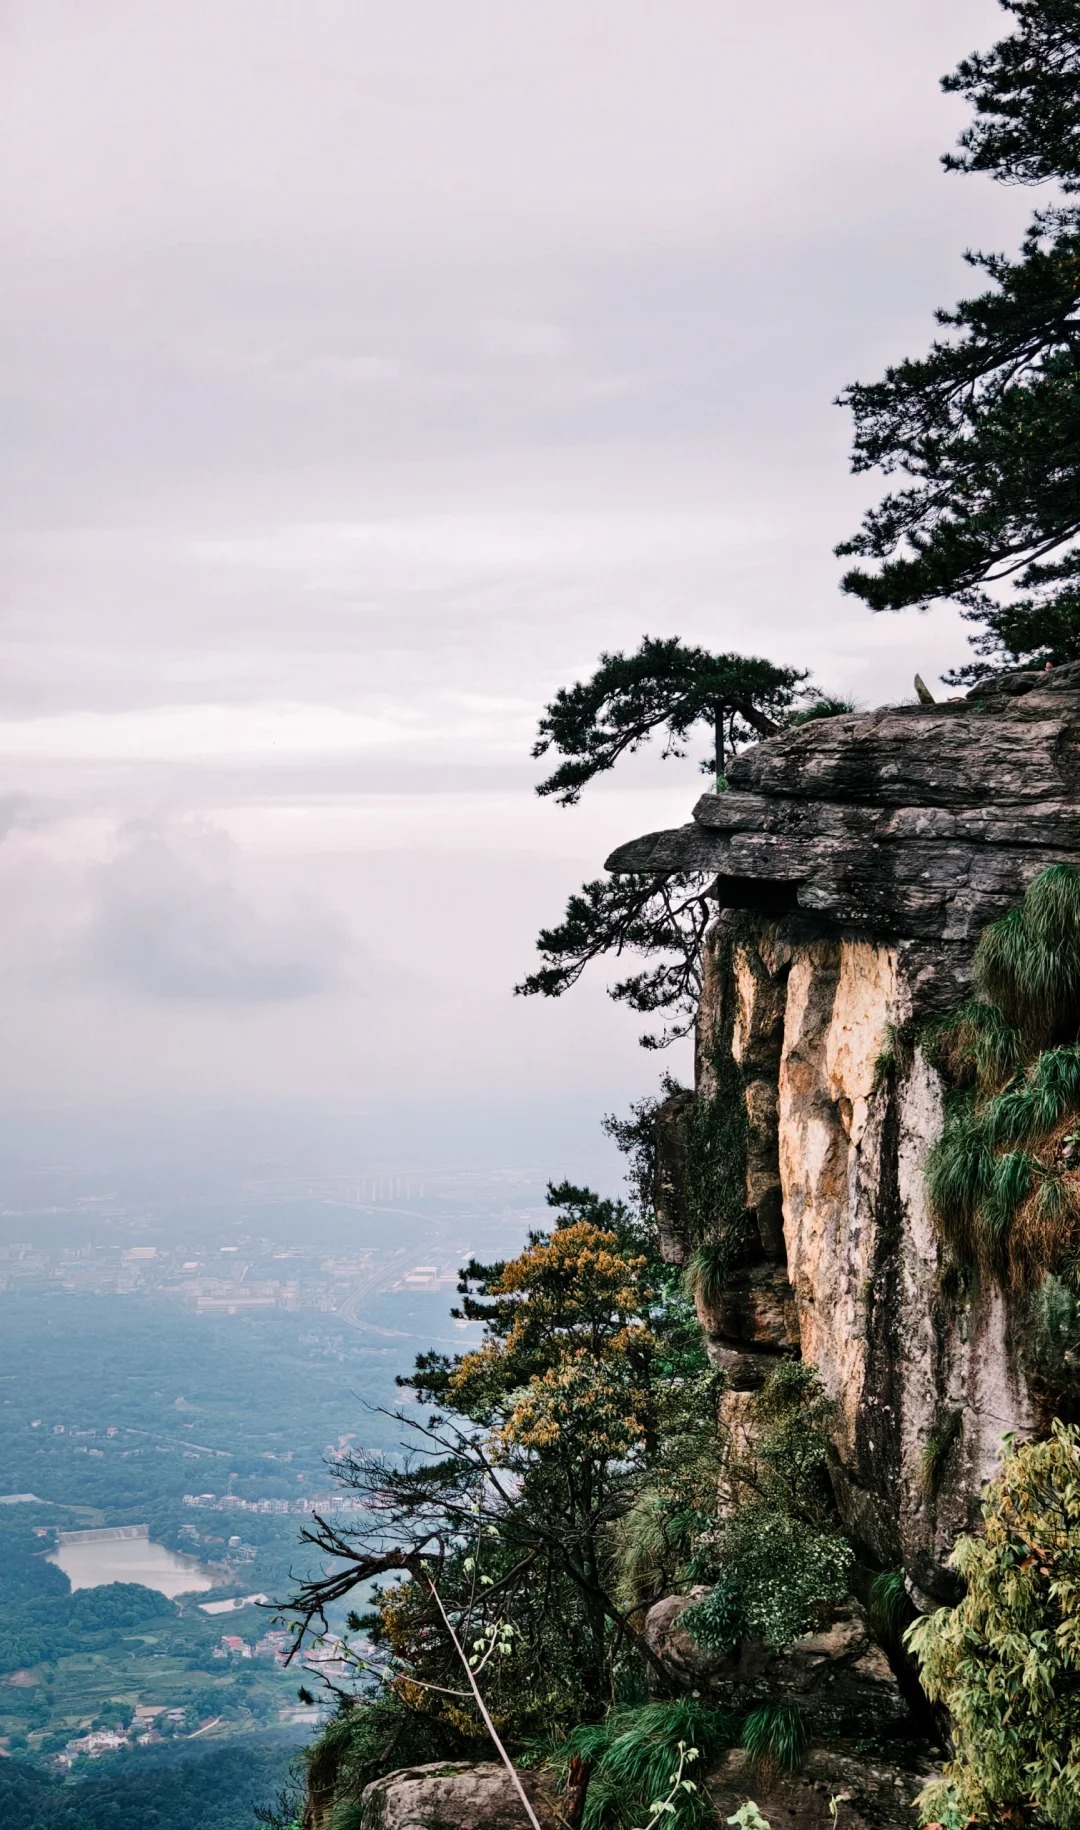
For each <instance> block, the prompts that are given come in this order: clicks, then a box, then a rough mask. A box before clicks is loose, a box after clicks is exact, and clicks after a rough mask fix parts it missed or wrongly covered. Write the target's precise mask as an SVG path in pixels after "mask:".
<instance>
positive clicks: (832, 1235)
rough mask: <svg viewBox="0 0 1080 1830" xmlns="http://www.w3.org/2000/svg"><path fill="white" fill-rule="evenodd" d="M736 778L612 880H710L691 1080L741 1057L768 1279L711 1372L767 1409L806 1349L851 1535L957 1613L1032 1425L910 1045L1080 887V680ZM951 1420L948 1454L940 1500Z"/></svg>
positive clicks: (902, 723) (1014, 1357) (1011, 1327)
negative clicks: (987, 951) (1005, 1446)
mask: <svg viewBox="0 0 1080 1830" xmlns="http://www.w3.org/2000/svg"><path fill="white" fill-rule="evenodd" d="M729 780H730V782H731V789H730V791H729V792H728V793H726V794H723V795H705V796H703V797H702V798H701V800H700V801H699V802H698V805H697V807H696V808H695V810H694V817H693V820H692V822H691V824H690V825H689V826H687V827H683V828H680V829H678V830H677V831H675V832H669V833H659V834H653V835H650V836H649V837H647V838H645V839H642V840H637V841H634V842H633V843H632V844H631V845H629V846H624V847H622V848H621V849H620V850H619V851H618V852H617V853H615V854H614V856H613V857H612V858H611V859H610V860H609V867H610V868H611V869H614V870H622V869H642V868H657V867H672V868H674V867H680V868H696V869H700V870H702V871H710V872H714V873H716V883H715V894H716V896H717V900H718V902H719V904H720V908H721V914H720V916H719V919H718V921H717V924H716V927H715V929H714V931H713V934H712V936H711V937H710V939H709V941H708V942H707V944H706V949H705V956H704V974H703V977H704V990H703V995H702V1003H701V1012H700V1021H699V1028H698V1085H699V1087H700V1089H701V1090H702V1091H704V1092H706V1093H711V1092H712V1091H713V1090H714V1085H715V1081H714V1073H713V1066H712V1061H713V1056H714V1054H715V1050H716V1043H717V1039H718V1038H727V1037H730V1046H731V1052H732V1054H733V1055H734V1058H735V1060H736V1062H737V1064H738V1065H739V1067H740V1069H741V1071H742V1076H743V1083H744V1096H745V1102H746V1117H747V1182H746V1200H747V1208H748V1210H749V1211H750V1212H751V1213H752V1214H753V1215H754V1216H755V1218H756V1221H757V1234H758V1248H755V1250H752V1251H750V1253H749V1256H750V1257H754V1256H756V1255H757V1253H758V1251H759V1252H760V1259H761V1261H762V1262H758V1263H756V1264H749V1265H748V1264H747V1263H746V1262H741V1263H740V1264H739V1266H738V1268H737V1269H736V1270H735V1272H734V1274H733V1275H732V1277H731V1279H730V1283H729V1287H728V1289H727V1291H726V1292H725V1293H724V1296H723V1297H722V1298H720V1299H717V1300H715V1302H714V1304H713V1306H712V1308H711V1309H710V1310H709V1311H708V1312H706V1311H704V1310H702V1311H701V1319H702V1322H703V1325H704V1327H705V1330H706V1334H707V1337H708V1344H709V1352H710V1354H711V1355H712V1357H713V1358H714V1360H715V1361H717V1362H723V1363H725V1364H726V1363H727V1361H728V1359H729V1357H730V1361H731V1368H732V1370H733V1371H735V1372H736V1373H737V1375H738V1376H737V1379H736V1380H735V1381H733V1383H734V1384H736V1385H737V1387H738V1389H739V1390H748V1389H752V1387H753V1384H754V1382H755V1378H756V1377H757V1376H758V1374H757V1371H756V1369H757V1367H758V1366H759V1365H760V1363H761V1357H762V1356H764V1355H767V1354H770V1353H771V1354H775V1353H777V1352H778V1351H788V1352H790V1351H793V1350H796V1342H797V1349H798V1350H799V1351H801V1353H802V1355H803V1357H804V1358H805V1359H806V1360H807V1361H808V1362H810V1363H811V1364H813V1366H814V1367H815V1368H816V1370H817V1372H818V1375H819V1377H820V1379H821V1382H822V1385H823V1388H824V1390H825V1392H826V1393H827V1395H828V1396H829V1397H830V1398H832V1399H833V1400H834V1401H835V1405H836V1412H835V1416H836V1423H835V1432H834V1445H835V1449H836V1464H835V1485H836V1491H837V1497H838V1500H839V1503H840V1507H841V1511H842V1513H843V1516H844V1519H845V1522H846V1524H847V1526H848V1529H849V1530H850V1532H851V1533H852V1535H853V1536H854V1538H855V1540H856V1542H857V1543H858V1544H859V1545H860V1546H861V1547H862V1549H863V1551H864V1553H865V1554H866V1555H867V1556H868V1558H869V1559H870V1560H871V1561H874V1562H877V1563H878V1564H879V1565H881V1566H885V1567H889V1566H891V1567H895V1566H896V1565H897V1564H900V1565H901V1566H902V1567H903V1569H904V1571H905V1574H906V1577H907V1579H908V1582H909V1584H910V1585H911V1588H912V1592H913V1593H917V1594H918V1595H919V1596H920V1597H922V1600H923V1602H925V1603H932V1602H935V1601H937V1602H941V1601H949V1600H952V1599H954V1598H955V1594H956V1579H955V1577H954V1575H953V1574H952V1573H951V1572H950V1571H949V1569H948V1568H947V1557H948V1553H949V1551H950V1549H951V1546H952V1543H953V1541H954V1540H955V1537H956V1535H957V1533H958V1532H959V1531H961V1530H964V1529H967V1528H969V1527H970V1526H972V1525H974V1524H977V1522H978V1513H979V1497H980V1491H981V1488H982V1486H983V1484H984V1483H985V1481H986V1480H987V1479H988V1477H989V1476H991V1475H992V1474H993V1472H994V1470H995V1468H996V1466H997V1465H998V1462H999V1458H1000V1454H1001V1447H1002V1439H1003V1438H1004V1436H1005V1434H1006V1433H1007V1432H1009V1431H1017V1432H1020V1433H1021V1434H1023V1433H1024V1432H1026V1431H1028V1430H1030V1429H1032V1428H1033V1427H1034V1426H1035V1423H1036V1405H1035V1402H1034V1399H1033V1396H1032V1394H1031V1392H1030V1391H1029V1390H1028V1388H1027V1387H1026V1385H1025V1381H1024V1378H1023V1376H1022V1368H1021V1366H1020V1363H1019V1352H1018V1345H1017V1339H1016V1335H1017V1329H1016V1326H1015V1321H1014V1318H1012V1317H1011V1316H1010V1311H1009V1305H1008V1302H1007V1300H1006V1298H1005V1297H1004V1296H1003V1295H1002V1294H1001V1292H1000V1291H998V1290H997V1289H996V1288H995V1287H994V1285H993V1283H992V1281H991V1280H989V1279H984V1280H982V1282H981V1284H980V1282H979V1281H978V1280H977V1279H975V1278H973V1277H965V1275H964V1274H963V1273H962V1271H961V1270H960V1269H959V1267H957V1266H956V1265H955V1264H953V1263H952V1262H951V1260H950V1257H949V1254H948V1253H947V1251H946V1250H945V1248H944V1246H943V1243H942V1240H941V1237H940V1233H939V1230H938V1228H937V1227H936V1225H935V1224H934V1222H933V1219H932V1216H931V1214H930V1212H929V1209H928V1204H927V1198H926V1191H925V1176H924V1170H925V1164H926V1159H927V1156H928V1154H929V1151H930V1149H931V1147H932V1145H933V1143H934V1141H935V1139H936V1137H937V1136H938V1135H939V1134H940V1129H941V1123H942V1109H943V1108H942V1087H941V1084H940V1081H939V1079H938V1077H937V1075H936V1074H935V1072H934V1071H933V1069H932V1068H931V1067H930V1065H929V1063H928V1062H927V1060H926V1059H925V1058H924V1057H923V1055H922V1054H921V1053H920V1052H919V1050H918V1049H917V1048H915V1047H914V1046H913V1044H912V1041H911V1036H912V1033H913V1025H914V1022H915V1020H916V1019H920V1018H922V1017H923V1016H924V1015H925V1014H926V1013H928V1012H930V1011H933V1010H937V1009H947V1008H950V1007H953V1006H955V1004H956V1003H957V1002H958V1001H959V1000H960V998H961V997H963V996H964V995H966V993H967V990H968V986H969V983H970V965H971V956H972V951H973V946H974V942H975V939H976V937H977V935H978V932H979V931H980V930H981V928H982V927H983V926H984V925H985V923H986V922H987V921H988V920H990V919H991V918H993V917H995V916H997V915H999V914H1001V913H1003V912H1004V911H1005V910H1006V909H1008V908H1011V907H1013V906H1015V904H1016V903H1017V902H1018V901H1019V900H1020V898H1021V896H1022V894H1023V891H1024V889H1025V888H1026V886H1027V884H1028V883H1029V882H1030V881H1031V879H1032V878H1033V877H1034V876H1035V875H1036V874H1037V873H1038V872H1039V871H1040V870H1042V869H1044V868H1045V867H1046V866H1047V865H1048V864H1049V863H1051V862H1053V861H1055V860H1059V859H1067V860H1069V861H1070V862H1073V863H1075V864H1076V865H1077V866H1080V664H1076V665H1073V666H1070V667H1063V668H1058V669H1056V670H1055V671H1054V672H1052V673H1050V674H1017V675H1014V676H1012V677H1010V678H1007V679H1004V680H999V681H996V682H993V683H987V684H986V685H985V686H984V687H980V688H979V689H977V690H976V691H975V692H974V693H972V694H970V695H969V696H968V697H967V698H966V699H964V700H959V701H954V702H949V703H947V704H944V705H936V706H935V705H931V706H902V707H896V708H888V707H886V708H884V709H883V710H880V711H876V712H871V713H866V714H852V715H850V716H846V715H845V716H841V717H838V718H830V719H824V720H820V721H817V722H811V723H810V724H807V725H804V726H802V727H801V728H799V729H796V730H793V731H790V732H786V733H784V734H782V735H780V736H778V737H776V738H773V739H770V740H769V741H768V742H765V743H761V744H757V745H756V746H755V747H754V748H752V749H750V750H748V751H746V752H745V753H744V754H743V755H742V756H740V757H738V758H736V759H735V761H734V762H733V763H732V764H731V767H730V770H729ZM898 1037H899V1038H900V1040H899V1043H898V1042H897V1038H898ZM749 1355H753V1356H754V1357H753V1358H748V1356H749ZM943 1425H947V1426H948V1427H949V1429H950V1430H952V1431H953V1432H954V1433H955V1438H956V1440H955V1443H954V1446H953V1448H952V1449H951V1451H950V1453H949V1455H948V1457H947V1459H946V1461H945V1463H944V1465H943V1466H942V1467H940V1468H939V1469H937V1470H936V1472H935V1479H934V1481H933V1482H931V1481H930V1480H929V1479H928V1477H927V1473H926V1462H925V1451H926V1447H927V1443H928V1441H929V1440H930V1439H931V1436H932V1434H933V1433H935V1432H937V1431H939V1430H940V1429H941V1427H942V1426H943Z"/></svg>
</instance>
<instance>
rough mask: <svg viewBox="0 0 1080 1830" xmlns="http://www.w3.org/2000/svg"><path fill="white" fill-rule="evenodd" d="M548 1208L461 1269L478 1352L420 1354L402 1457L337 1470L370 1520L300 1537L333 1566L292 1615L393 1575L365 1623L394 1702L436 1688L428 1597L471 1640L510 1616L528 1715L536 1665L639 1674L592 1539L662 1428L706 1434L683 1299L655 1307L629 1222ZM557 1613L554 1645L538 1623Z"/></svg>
mask: <svg viewBox="0 0 1080 1830" xmlns="http://www.w3.org/2000/svg"><path fill="white" fill-rule="evenodd" d="M550 1201H551V1204H552V1206H553V1207H554V1209H555V1211H556V1214H557V1216H558V1219H557V1224H556V1225H555V1227H554V1228H553V1229H552V1231H551V1232H548V1233H539V1232H537V1233H533V1234H531V1235H530V1237H529V1241H528V1244H527V1245H526V1247H525V1249H524V1251H523V1252H521V1253H520V1254H519V1256H518V1257H517V1258H514V1259H512V1260H509V1261H508V1262H506V1263H499V1264H491V1265H483V1264H479V1263H477V1262H475V1261H473V1262H471V1263H470V1264H469V1265H468V1266H466V1268H465V1270H464V1272H463V1273H462V1284H461V1293H462V1297H463V1303H462V1310H461V1313H462V1315H463V1316H464V1317H465V1318H467V1319H470V1320H474V1321H482V1322H483V1324H484V1338H483V1342H482V1344H481V1345H480V1346H479V1347H478V1348H476V1349H475V1350H473V1351H472V1352H469V1353H466V1354H463V1355H459V1356H456V1357H453V1358H451V1357H448V1356H447V1355H445V1354H440V1353H434V1352H433V1353H427V1354H422V1355H421V1356H420V1357H419V1359H418V1360H417V1363H416V1367H415V1370H414V1372H413V1373H412V1374H411V1375H410V1376H409V1377H408V1378H404V1379H402V1380H401V1381H400V1383H401V1384H402V1385H403V1386H407V1387H408V1388H409V1389H410V1390H411V1391H412V1392H413V1393H414V1394H415V1396H416V1397H417V1398H418V1399H419V1401H420V1403H421V1405H423V1406H425V1407H433V1408H432V1410H431V1413H430V1414H429V1415H428V1416H427V1417H424V1416H423V1415H421V1416H418V1415H417V1414H416V1413H415V1412H412V1413H408V1412H405V1413H402V1415H401V1423H402V1425H403V1428H404V1431H405V1435H406V1440H407V1441H408V1442H411V1444H412V1446H413V1453H412V1454H411V1455H410V1456H409V1457H408V1458H407V1459H406V1461H405V1462H404V1463H402V1462H401V1461H391V1460H388V1459H387V1458H384V1457H380V1456H378V1455H374V1454H370V1453H366V1452H365V1453H362V1454H359V1455H357V1456H356V1457H355V1458H354V1459H353V1460H352V1461H350V1462H347V1463H345V1464H343V1465H342V1466H341V1467H340V1468H339V1476H342V1477H343V1478H344V1479H345V1481H346V1483H347V1484H348V1485H349V1486H351V1487H353V1488H354V1489H355V1490H356V1491H357V1492H358V1493H360V1494H361V1495H362V1496H363V1497H364V1500H365V1505H366V1508H367V1512H366V1515H365V1516H366V1517H367V1518H368V1519H370V1524H365V1525H358V1526H357V1527H356V1528H355V1529H353V1530H346V1529H344V1528H338V1527H336V1526H330V1525H329V1524H327V1523H325V1522H320V1524H319V1525H318V1527H317V1529H316V1531H315V1532H314V1533H313V1534H311V1536H312V1541H313V1542H315V1543H316V1544H317V1545H318V1547H319V1548H320V1549H321V1550H322V1551H324V1552H325V1553H326V1554H328V1555H330V1556H332V1557H334V1558H335V1559H338V1560H339V1561H338V1565H337V1569H336V1571H335V1574H334V1575H333V1576H332V1577H331V1578H330V1579H329V1581H328V1582H327V1581H324V1580H321V1579H320V1580H316V1581H315V1582H314V1583H312V1584H311V1585H309V1586H308V1587H307V1588H306V1589H305V1590H304V1591H302V1592H301V1594H300V1595H299V1596H298V1598H297V1605H298V1606H299V1608H300V1611H301V1614H302V1616H303V1617H304V1618H305V1619H314V1618H316V1617H317V1615H318V1612H319V1610H320V1609H321V1608H323V1607H324V1606H325V1605H328V1604H329V1603H330V1602H332V1601H334V1600H338V1599H340V1597H341V1596H342V1595H344V1594H347V1593H349V1592H350V1590H352V1589H353V1588H355V1587H356V1586H357V1585H358V1584H360V1583H363V1582H365V1581H368V1580H370V1579H371V1578H373V1577H378V1576H380V1575H388V1574H391V1573H394V1572H397V1573H399V1574H401V1575H403V1576H404V1577H405V1578H406V1583H405V1589H404V1590H403V1588H402V1585H401V1584H400V1583H399V1584H398V1585H397V1586H396V1588H395V1589H394V1590H393V1591H388V1593H389V1594H390V1595H391V1603H390V1609H389V1613H388V1612H387V1610H386V1608H385V1607H383V1606H382V1604H380V1607H379V1609H378V1610H377V1613H376V1616H375V1617H374V1619H373V1621H371V1622H368V1623H366V1624H368V1625H369V1626H373V1627H374V1630H375V1632H376V1635H377V1636H380V1637H381V1638H382V1639H383V1641H384V1642H385V1643H387V1644H388V1645H389V1646H390V1648H391V1650H394V1651H395V1655H396V1656H398V1657H400V1658H401V1660H402V1662H403V1665H406V1666H408V1668H409V1672H410V1676H409V1677H408V1678H406V1679H403V1682H404V1683H405V1692H404V1694H405V1696H406V1698H407V1699H412V1700H415V1698H416V1695H417V1694H418V1687H419V1690H423V1688H424V1687H425V1686H430V1685H432V1684H437V1685H441V1686H443V1688H444V1689H445V1688H446V1687H447V1686H450V1687H452V1679H453V1669H452V1667H453V1660H452V1656H450V1658H449V1663H448V1662H447V1659H448V1654H447V1648H446V1645H445V1643H444V1642H443V1641H442V1640H441V1639H440V1638H439V1637H438V1636H437V1635H436V1636H435V1637H434V1638H433V1637H432V1631H431V1629H432V1626H433V1624H434V1623H435V1621H436V1619H437V1615H436V1613H435V1612H434V1611H433V1609H434V1608H435V1607H436V1606H437V1604H436V1603H435V1602H434V1597H433V1596H432V1594H431V1593H430V1592H429V1591H430V1588H431V1584H432V1583H434V1584H435V1585H437V1587H438V1590H439V1594H440V1595H441V1596H442V1597H443V1599H444V1601H445V1602H446V1605H447V1606H448V1607H449V1608H451V1610H457V1611H458V1613H459V1614H462V1613H463V1614H466V1615H467V1616H468V1632H469V1634H470V1636H471V1637H472V1638H476V1637H477V1636H478V1635H480V1636H482V1635H483V1634H485V1633H488V1632H490V1631H491V1630H492V1629H493V1628H496V1629H497V1628H498V1626H499V1623H500V1622H503V1621H505V1620H506V1619H507V1618H511V1617H512V1618H513V1619H515V1620H516V1621H517V1625H518V1630H519V1634H520V1637H521V1645H520V1650H519V1656H518V1659H517V1663H516V1667H515V1670H514V1672H513V1674H512V1684H513V1685H514V1686H517V1687H518V1688H519V1689H520V1686H521V1685H522V1683H526V1684H527V1685H529V1686H535V1687H536V1694H537V1697H538V1698H539V1699H540V1701H539V1702H538V1705H537V1707H538V1709H539V1711H540V1713H541V1714H542V1713H543V1709H544V1708H546V1707H548V1704H547V1703H545V1702H544V1698H546V1697H547V1696H548V1693H549V1689H550V1675H551V1669H552V1668H553V1665H554V1666H556V1667H558V1668H559V1669H564V1670H565V1672H566V1677H567V1682H568V1685H569V1692H570V1693H571V1694H572V1693H573V1692H574V1691H575V1690H576V1688H577V1687H578V1686H582V1687H583V1688H584V1689H585V1691H586V1692H587V1693H590V1694H596V1695H601V1694H603V1693H604V1692H605V1691H609V1690H610V1684H611V1661H612V1660H613V1659H614V1660H615V1661H616V1662H618V1660H619V1658H620V1657H622V1656H633V1657H634V1658H636V1659H637V1660H639V1661H640V1660H641V1659H645V1661H646V1662H654V1655H653V1654H651V1653H650V1652H649V1650H648V1648H646V1647H645V1646H644V1645H643V1642H641V1640H640V1637H639V1635H638V1632H637V1630H636V1627H635V1624H634V1622H633V1621H632V1620H630V1619H628V1618H627V1615H626V1614H625V1612H624V1610H623V1609H622V1608H621V1607H620V1606H619V1604H618V1602H617V1600H616V1596H615V1588H616V1584H615V1582H614V1580H613V1579H612V1577H611V1574H610V1562H611V1559H610V1555H609V1547H608V1537H609V1534H610V1532H611V1530H612V1528H613V1526H614V1525H615V1524H616V1522H617V1521H618V1519H619V1518H620V1517H621V1516H622V1515H623V1514H624V1513H625V1512H626V1511H627V1509H628V1507H629V1505H630V1503H631V1500H632V1498H633V1495H634V1493H635V1491H636V1489H637V1488H638V1486H639V1485H640V1482H641V1478H642V1471H643V1469H644V1468H645V1467H646V1466H647V1465H650V1464H651V1463H653V1462H655V1460H656V1459H657V1458H658V1457H659V1456H660V1455H661V1453H662V1451H663V1448H664V1445H665V1444H666V1445H668V1447H670V1442H671V1438H672V1435H673V1434H678V1433H679V1432H680V1431H684V1430H685V1431H689V1432H690V1433H691V1434H694V1435H696V1436H700V1437H701V1438H702V1440H704V1439H705V1437H706V1436H709V1435H711V1434H712V1433H713V1432H714V1431H715V1390H716V1386H717V1381H716V1378H715V1375H714V1374H713V1373H712V1372H711V1370H710V1369H709V1368H708V1365H707V1362H706V1360H705V1357H704V1353H703V1350H702V1346H701V1342H700V1336H699V1333H698V1330H697V1329H696V1327H695V1325H694V1323H693V1318H692V1311H691V1310H690V1307H689V1305H688V1303H687V1302H686V1301H685V1299H681V1298H676V1297H675V1295H674V1294H673V1293H671V1292H669V1293H668V1297H667V1300H666V1301H661V1296H660V1290H659V1288H658V1283H657V1281H656V1279H657V1277H658V1274H659V1273H660V1272H661V1271H662V1267H661V1266H660V1263H659V1260H658V1258H657V1256H656V1249H655V1246H654V1245H652V1244H651V1242H649V1241H647V1240H646V1238H645V1236H644V1233H643V1230H642V1229H641V1227H640V1226H639V1225H638V1224H637V1223H635V1221H634V1219H633V1217H632V1215H631V1213H630V1210H629V1209H628V1208H626V1207H625V1205H624V1204H623V1203H622V1202H618V1201H603V1200H600V1199H599V1198H598V1197H597V1196H595V1195H594V1194H593V1193H592V1192H591V1191H590V1190H588V1189H584V1188H577V1187H575V1186H573V1185H571V1184H563V1185H561V1186H560V1187H558V1188H553V1189H552V1190H551V1191H550ZM710 1394H714V1397H713V1402H712V1404H710ZM425 1572H428V1574H427V1575H425ZM481 1575H482V1577H483V1581H482V1582H481V1581H480V1577H481ZM405 1590H407V1592H405ZM556 1604H557V1607H558V1614H559V1625H558V1631H557V1633H556V1640H557V1644H556V1645H555V1647H554V1648H553V1647H552V1646H551V1644H549V1640H550V1634H549V1633H548V1632H547V1631H546V1630H545V1627H544V1621H545V1618H546V1616H547V1615H548V1614H549V1612H550V1610H551V1608H552V1606H553V1605H556ZM395 1639H396V1641H397V1644H396V1647H395ZM499 1670H501V1667H497V1668H496V1671H495V1674H494V1676H495V1677H496V1678H497V1677H498V1672H499ZM506 1675H507V1676H508V1677H511V1674H510V1673H509V1672H508V1673H507V1674H506ZM458 1676H459V1677H460V1673H459V1674H458ZM410 1686H411V1688H410ZM399 1689H400V1685H399ZM517 1707H518V1708H519V1710H520V1707H521V1701H520V1697H519V1699H518V1705H517Z"/></svg>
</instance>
